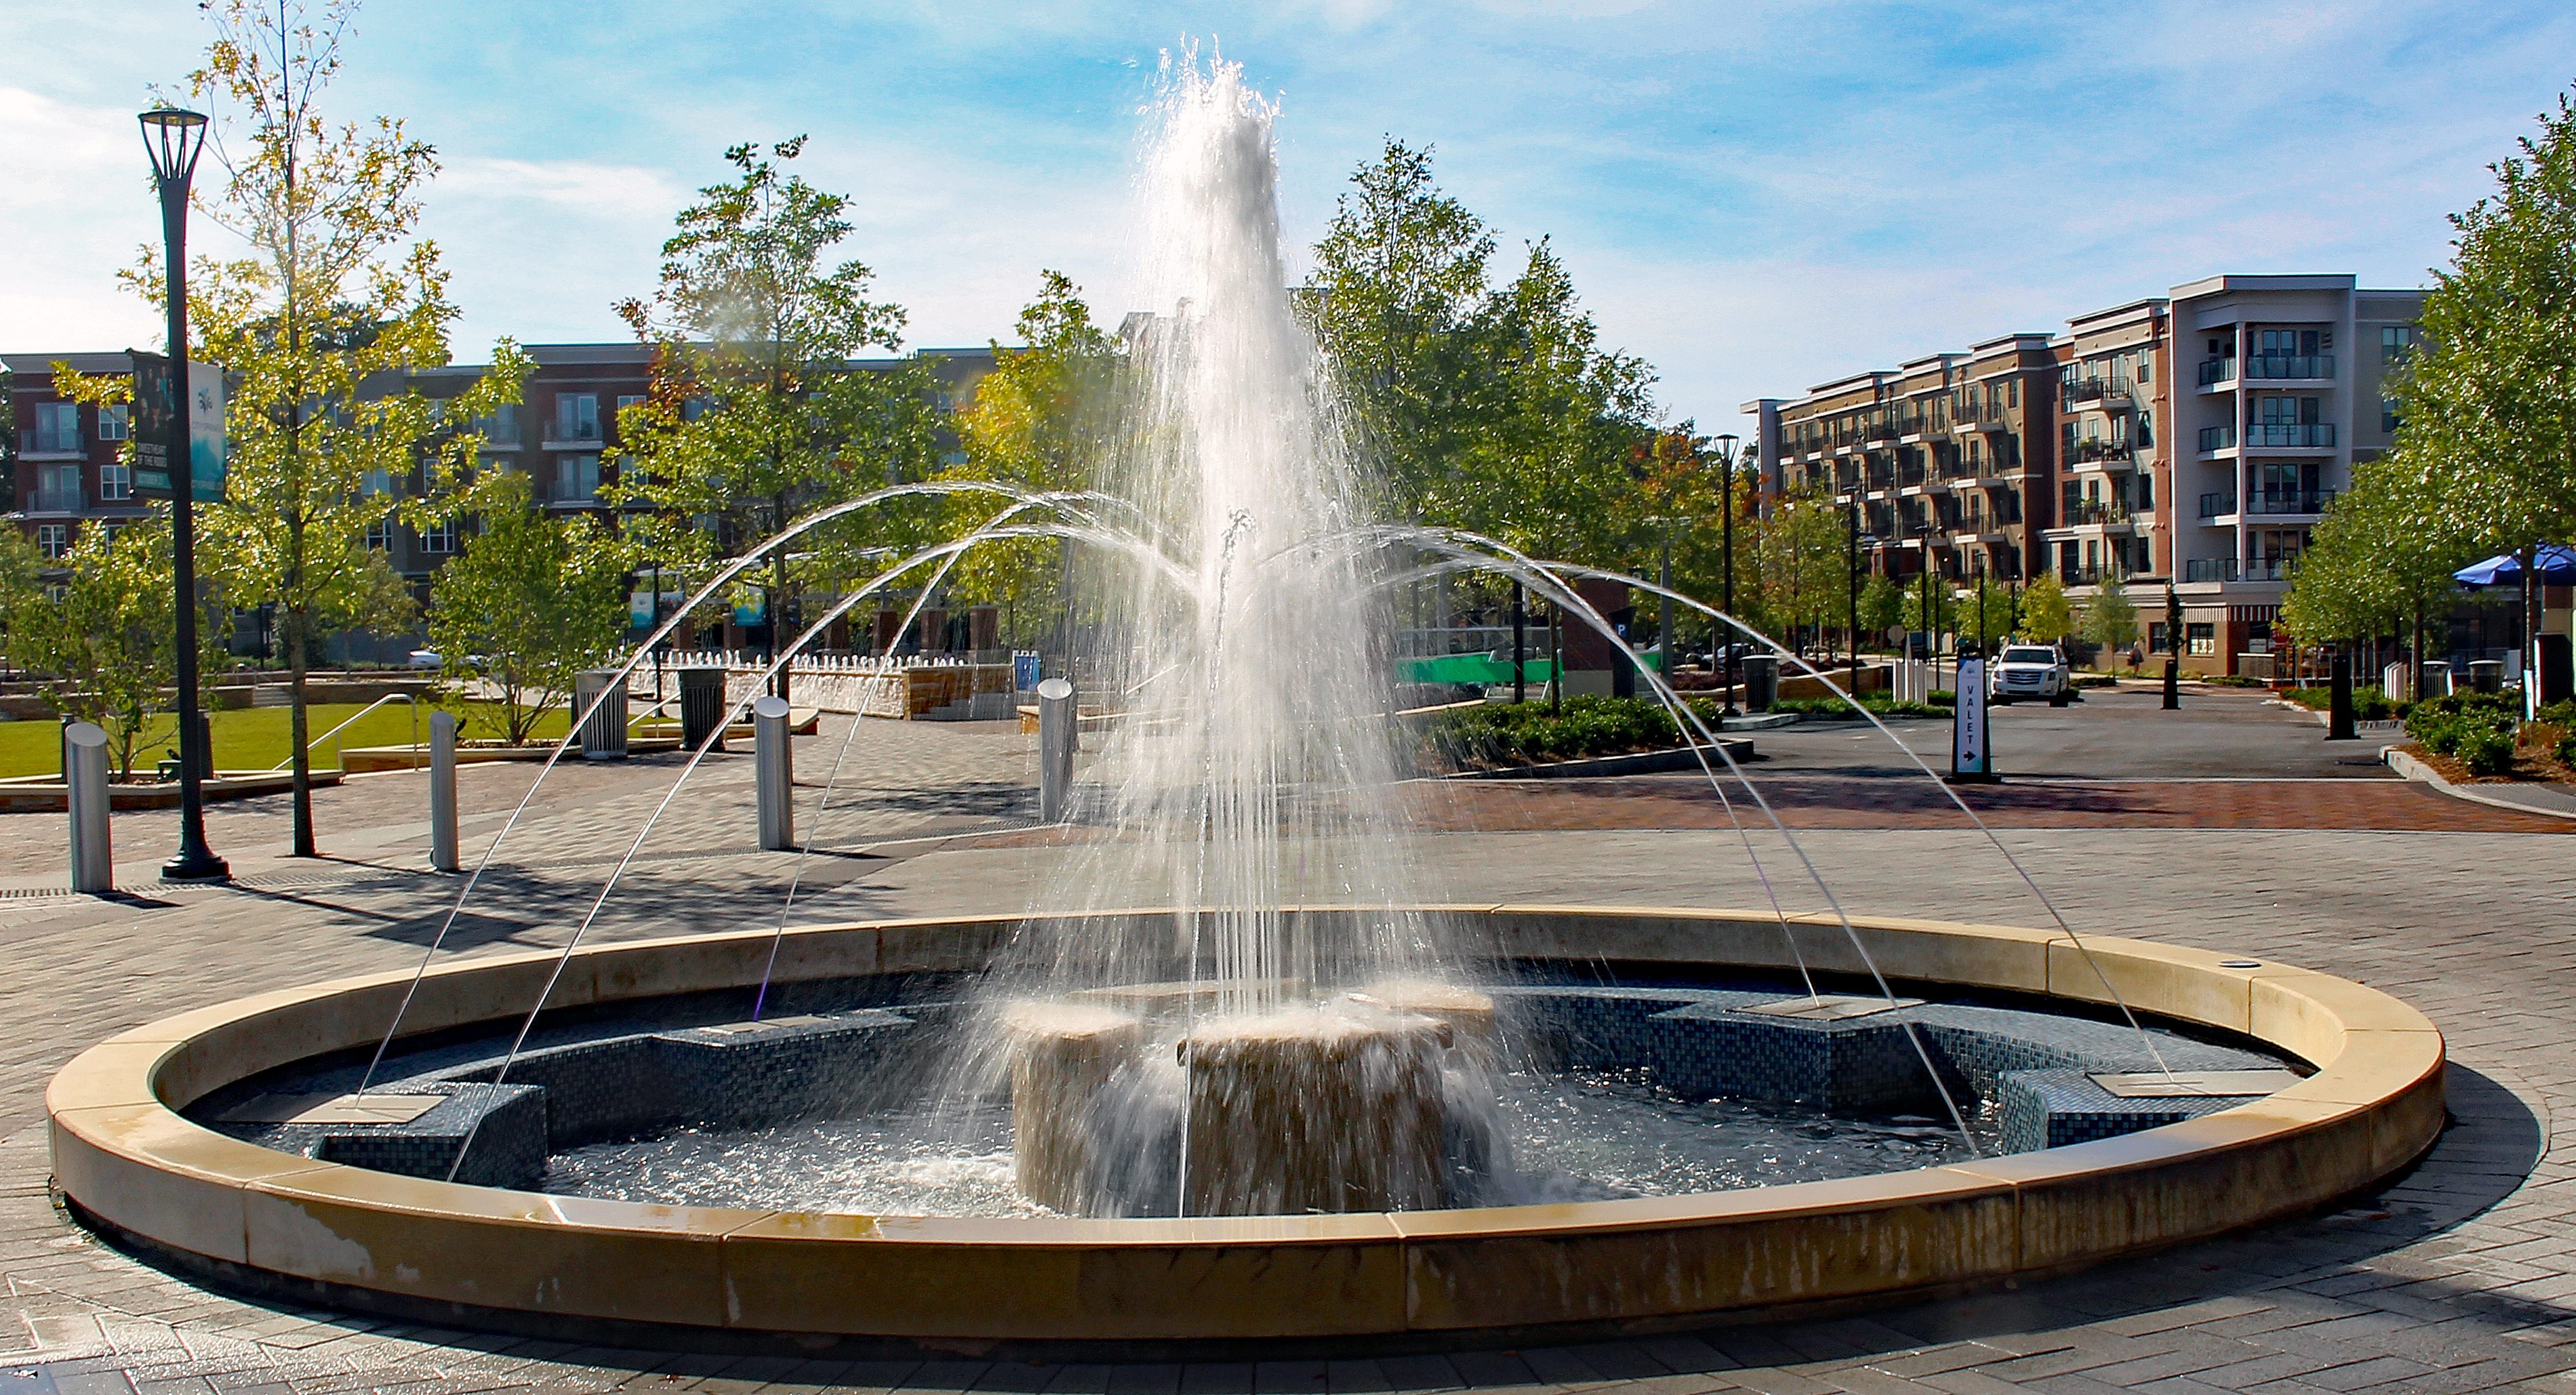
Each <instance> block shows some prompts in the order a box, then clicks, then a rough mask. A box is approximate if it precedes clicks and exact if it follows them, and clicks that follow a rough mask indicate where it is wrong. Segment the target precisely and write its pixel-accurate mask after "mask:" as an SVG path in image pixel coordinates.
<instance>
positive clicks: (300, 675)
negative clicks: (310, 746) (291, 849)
mask: <svg viewBox="0 0 2576 1395" xmlns="http://www.w3.org/2000/svg"><path fill="white" fill-rule="evenodd" d="M309 657H310V655H308V654H307V653H306V651H305V643H304V619H303V617H302V616H299V615H294V614H292V613H290V614H289V615H288V618H287V623H286V684H287V716H286V729H287V738H286V739H287V750H288V754H289V755H291V756H292V757H293V758H294V761H295V856H297V857H316V856H319V855H320V854H319V853H317V852H316V851H315V849H314V846H313V762H312V756H311V754H310V753H308V752H307V751H306V750H305V749H304V738H305V732H306V731H307V730H308V728H307V727H306V725H305V713H304V666H305V663H306V661H307V660H308V659H309Z"/></svg>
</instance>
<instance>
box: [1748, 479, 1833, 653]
mask: <svg viewBox="0 0 2576 1395" xmlns="http://www.w3.org/2000/svg"><path fill="white" fill-rule="evenodd" d="M1849 527H1850V524H1849V520H1848V517H1847V516H1846V514H1845V511H1844V509H1843V508H1842V506H1841V505H1839V504H1836V503H1835V502H1834V501H1833V500H1832V499H1830V498H1827V497H1825V496H1824V495H1821V494H1815V493H1796V494H1790V495H1787V496H1784V497H1782V498H1780V499H1778V500H1776V501H1774V502H1773V503H1772V505H1771V511H1770V513H1769V514H1767V515H1766V516H1764V518H1763V519H1762V525H1761V527H1760V529H1759V530H1758V537H1757V539H1756V541H1755V544H1754V570H1755V574H1756V575H1757V576H1758V577H1759V578H1760V581H1761V587H1762V601H1763V605H1764V606H1765V607H1766V608H1767V609H1768V610H1769V612H1770V614H1771V615H1772V616H1773V617H1774V618H1776V619H1777V620H1778V621H1779V622H1780V623H1782V624H1784V625H1788V626H1790V627H1792V628H1793V629H1794V630H1797V631H1800V632H1801V633H1800V634H1799V636H1798V638H1796V639H1795V640H1794V641H1793V642H1794V643H1795V644H1796V646H1797V647H1798V649H1799V651H1800V652H1801V653H1803V652H1805V650H1806V648H1807V647H1808V646H1809V645H1810V644H1813V643H1817V642H1820V641H1821V638H1822V632H1823V631H1824V630H1826V629H1827V628H1839V627H1841V626H1842V625H1843V624H1844V623H1845V621H1846V620H1847V619H1848V618H1849V615H1850V605H1851V595H1852V590H1851V588H1852V586H1853V583H1854V581H1855V578H1854V577H1853V575H1852V569H1851V539H1850V536H1849ZM1775 638H1778V636H1775Z"/></svg>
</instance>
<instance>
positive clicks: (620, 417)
mask: <svg viewBox="0 0 2576 1395" xmlns="http://www.w3.org/2000/svg"><path fill="white" fill-rule="evenodd" d="M643 405H644V394H642V393H640V392H627V393H620V394H618V397H617V418H616V420H617V438H618V439H619V440H621V441H622V440H624V439H626V409H627V408H629V407H641V406H643Z"/></svg>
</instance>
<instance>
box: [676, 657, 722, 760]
mask: <svg viewBox="0 0 2576 1395" xmlns="http://www.w3.org/2000/svg"><path fill="white" fill-rule="evenodd" d="M724 710H725V671H724V670H723V669H720V668H684V669H682V670H680V746H681V748H682V749H683V750H690V751H694V750H697V749H699V748H700V747H703V746H706V745H708V744H710V743H713V745H714V746H715V748H716V749H717V750H719V751H721V750H723V749H724Z"/></svg>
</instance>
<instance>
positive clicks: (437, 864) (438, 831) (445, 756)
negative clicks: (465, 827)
mask: <svg viewBox="0 0 2576 1395" xmlns="http://www.w3.org/2000/svg"><path fill="white" fill-rule="evenodd" d="M429 865H430V866H431V867H432V868H433V869H435V870H437V871H441V872H454V871H457V870H459V863H458V862H457V858H456V714H455V713H453V712H432V713H430V714H429Z"/></svg>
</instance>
